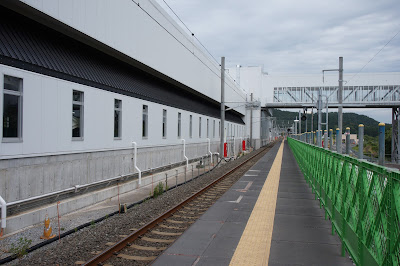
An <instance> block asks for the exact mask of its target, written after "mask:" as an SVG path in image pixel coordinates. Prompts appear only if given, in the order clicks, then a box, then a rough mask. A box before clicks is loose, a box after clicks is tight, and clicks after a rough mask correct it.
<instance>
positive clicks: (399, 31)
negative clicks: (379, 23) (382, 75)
mask: <svg viewBox="0 0 400 266" xmlns="http://www.w3.org/2000/svg"><path fill="white" fill-rule="evenodd" d="M399 33H400V30H398V31H397V33H396V34H395V35H394V36H393V37H392V38H391V39H390V40H389V41H388V42H387V43H386V44H385V45H384V46H383V47H382V48H381V49H380V50H379V51H378V52H377V53H376V54H375V55H374V56H373V57H372V58H371V59H370V60H369V61H368V62H367V63H366V64H365V65H364V66H363V67H362V68H361V69H360V71H358V72H357V73H356V74H354V75H353V76H352V77H351V78H350V79H349V80H348V81H347V82H346V83H349V82H350V80H352V79H353V78H354V77H355V76H357V75H358V74H360V72H361V71H363V69H364V68H365V67H366V66H367V65H368V64H369V63H370V62H371V61H372V60H374V58H375V57H376V56H377V55H378V54H379V53H380V52H381V51H382V50H383V49H384V48H385V47H386V46H387V45H388V44H389V43H390V42H391V41H392V40H393V39H394V38H396V36H397V35H398V34H399Z"/></svg>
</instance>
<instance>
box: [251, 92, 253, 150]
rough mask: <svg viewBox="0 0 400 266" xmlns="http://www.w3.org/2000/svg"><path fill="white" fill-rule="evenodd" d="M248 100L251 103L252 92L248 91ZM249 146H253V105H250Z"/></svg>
mask: <svg viewBox="0 0 400 266" xmlns="http://www.w3.org/2000/svg"><path fill="white" fill-rule="evenodd" d="M250 102H251V104H253V93H250ZM250 147H252V148H253V107H250Z"/></svg>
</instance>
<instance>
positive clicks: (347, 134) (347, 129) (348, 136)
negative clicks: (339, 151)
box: [346, 127, 350, 155]
mask: <svg viewBox="0 0 400 266" xmlns="http://www.w3.org/2000/svg"><path fill="white" fill-rule="evenodd" d="M346 154H348V155H350V128H349V127H346Z"/></svg>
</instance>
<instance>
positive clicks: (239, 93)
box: [131, 0, 245, 99]
mask: <svg viewBox="0 0 400 266" xmlns="http://www.w3.org/2000/svg"><path fill="white" fill-rule="evenodd" d="M131 1H132V2H133V3H135V5H137V6H138V7H139V8H140V9H141V10H142V11H143V12H145V13H146V14H147V15H148V16H149V17H150V18H151V19H152V20H154V22H156V23H157V24H158V25H159V26H160V27H161V28H162V29H163V30H165V31H166V32H167V33H168V34H169V35H171V37H173V38H174V39H175V40H176V41H177V42H178V43H179V44H181V45H182V46H183V47H184V48H185V49H186V50H188V51H189V52H190V53H192V54H193V56H194V57H196V58H197V59H198V60H199V61H200V62H201V63H202V64H203V65H204V66H206V67H207V68H208V69H209V70H210V71H211V72H212V73H213V74H214V75H216V76H217V77H219V78H220V77H221V76H220V75H219V74H218V73H215V72H214V71H213V70H212V69H211V68H210V66H208V65H207V64H206V63H205V62H204V61H202V60H201V59H200V58H199V57H198V56H197V55H196V54H194V53H193V52H192V51H191V50H190V48H188V47H187V46H186V45H185V44H184V43H183V42H181V41H180V40H179V39H178V38H177V37H176V36H175V35H173V34H172V33H171V32H170V31H168V29H167V28H165V27H164V26H163V25H162V24H161V23H160V22H159V21H158V20H157V19H155V18H154V17H153V16H152V15H151V14H150V13H149V12H147V11H146V10H145V9H144V8H143V7H141V6H140V3H139V2H136V1H135V0H131ZM159 12H160V11H159ZM217 63H218V62H217ZM228 75H229V74H228ZM229 76H230V75H229ZM230 77H231V76H230ZM231 78H232V77H231ZM226 85H228V87H230V88H231V89H232V90H233V91H234V92H235V93H236V94H238V95H239V96H240V97H241V98H242V99H245V97H243V96H242V95H241V92H238V91H237V90H236V89H235V88H233V87H232V86H230V85H229V83H226Z"/></svg>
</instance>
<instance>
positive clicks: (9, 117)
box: [3, 76, 22, 141]
mask: <svg viewBox="0 0 400 266" xmlns="http://www.w3.org/2000/svg"><path fill="white" fill-rule="evenodd" d="M3 92H4V95H3V141H20V140H22V79H20V78H16V77H11V76H4V90H3Z"/></svg>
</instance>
